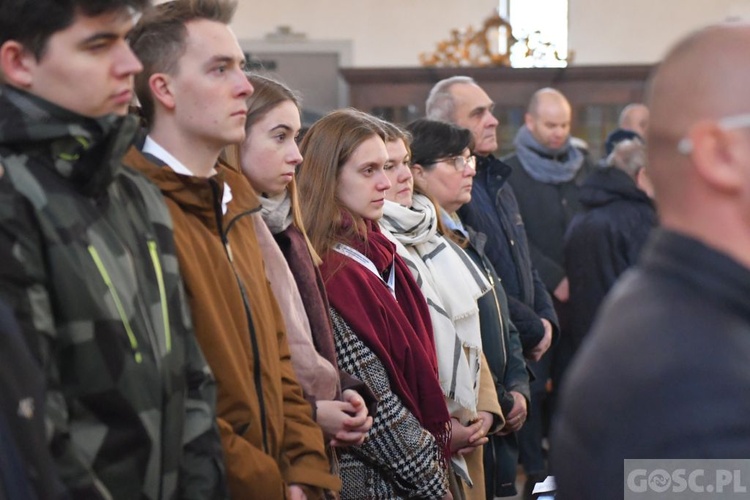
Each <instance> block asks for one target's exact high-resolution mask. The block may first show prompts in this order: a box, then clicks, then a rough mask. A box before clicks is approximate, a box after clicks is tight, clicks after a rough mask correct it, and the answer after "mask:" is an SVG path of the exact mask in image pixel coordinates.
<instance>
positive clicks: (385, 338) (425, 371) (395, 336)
mask: <svg viewBox="0 0 750 500" xmlns="http://www.w3.org/2000/svg"><path fill="white" fill-rule="evenodd" d="M345 224H346V223H345ZM350 224H351V223H350V222H349V224H347V225H345V226H344V227H342V233H341V234H347V231H346V229H347V226H349V225H350ZM366 227H367V235H366V239H365V238H363V237H353V238H352V237H350V238H347V239H346V240H344V241H342V243H344V244H346V245H348V246H350V247H351V248H354V249H355V250H357V251H358V252H360V253H361V254H363V255H364V256H366V257H367V258H369V259H370V260H371V261H372V262H373V264H374V265H375V267H376V268H377V270H378V271H379V272H380V274H381V276H382V277H384V278H385V279H386V280H387V277H388V275H389V273H390V268H391V265H394V266H395V283H396V286H395V288H396V299H394V297H393V295H392V294H391V291H390V290H389V288H388V287H387V286H386V284H385V283H384V282H383V280H381V279H380V278H378V277H377V276H375V274H374V273H372V272H371V271H369V270H368V269H367V268H365V267H364V266H363V265H361V264H359V263H358V262H356V261H354V260H353V259H351V258H349V257H346V256H344V255H341V254H340V253H338V252H336V251H334V250H331V251H329V252H328V253H327V254H326V255H325V256H324V257H323V264H322V265H321V267H320V270H321V272H322V274H323V279H324V281H325V286H326V291H327V293H328V299H329V301H330V303H331V305H332V306H333V307H334V308H335V309H336V310H337V311H338V312H339V314H341V316H342V317H343V318H344V320H345V321H346V322H347V324H349V326H350V327H351V328H352V330H353V331H354V333H355V334H356V335H357V336H358V337H359V338H360V339H361V340H362V342H364V343H365V344H366V345H367V346H368V347H369V348H370V349H372V351H373V352H374V353H375V355H376V356H377V357H378V359H379V360H380V362H381V363H382V364H383V366H384V367H385V369H386V371H387V372H388V376H389V378H390V383H391V388H392V390H393V392H394V393H396V394H397V395H398V396H399V398H401V401H402V402H403V403H404V405H405V406H406V408H408V409H409V411H411V412H412V414H413V415H414V416H415V417H416V418H417V420H419V422H420V423H421V424H422V426H423V427H424V428H425V429H427V430H428V431H429V432H430V433H431V434H432V435H433V436H435V439H436V440H437V441H438V444H439V446H440V448H441V450H442V452H443V457H444V458H446V457H449V456H450V452H449V444H450V414H449V413H448V409H447V408H446V406H445V398H444V397H443V391H442V389H441V388H440V383H439V381H438V371H437V361H436V358H435V356H436V355H435V344H434V340H433V337H432V323H431V322H430V314H429V310H428V308H427V303H426V302H425V298H424V296H423V295H422V292H421V291H420V289H419V286H418V285H417V284H416V282H415V281H414V278H413V277H412V274H411V272H410V271H409V268H408V267H407V266H406V263H404V261H403V260H402V259H401V257H399V256H398V254H396V248H395V245H394V244H393V243H391V242H390V241H388V239H387V238H386V237H385V236H383V235H382V234H381V233H380V229H379V228H378V225H377V224H375V223H373V222H371V221H366Z"/></svg>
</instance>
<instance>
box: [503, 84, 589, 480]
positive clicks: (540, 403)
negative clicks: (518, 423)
mask: <svg viewBox="0 0 750 500" xmlns="http://www.w3.org/2000/svg"><path fill="white" fill-rule="evenodd" d="M570 124H571V107H570V103H569V102H568V100H567V99H566V98H565V96H564V95H563V94H562V93H560V92H559V91H558V90H555V89H552V88H543V89H540V90H537V91H536V92H535V93H534V95H533V96H532V97H531V100H530V101H529V107H528V109H527V112H526V115H525V117H524V125H523V126H522V127H521V128H520V129H519V130H518V133H517V134H516V137H515V139H514V141H513V144H514V145H515V147H516V151H515V153H513V154H511V155H509V156H507V157H505V158H503V161H505V162H506V163H507V164H508V165H509V166H510V167H511V168H512V169H513V174H512V175H511V176H510V177H509V178H508V183H509V184H510V185H511V186H512V187H513V191H514V192H515V194H516V199H517V200H518V208H519V211H520V213H521V217H522V218H523V221H524V224H525V226H526V235H527V237H528V240H529V250H530V253H531V261H532V263H533V264H534V267H535V268H536V269H537V271H538V272H539V276H540V278H541V279H542V281H543V282H544V285H545V287H546V289H547V290H548V291H549V293H550V294H551V295H552V297H553V301H554V305H555V310H556V311H557V316H558V319H559V321H560V330H561V335H560V341H559V342H558V343H557V344H556V345H555V346H554V348H553V349H551V350H550V353H551V356H550V355H548V356H546V357H545V358H543V359H542V360H540V361H539V362H538V363H535V364H533V365H532V368H533V370H534V373H535V374H536V375H537V380H536V381H534V382H533V383H532V385H531V413H532V414H535V415H536V422H535V423H536V425H527V426H526V428H525V429H523V430H522V432H521V434H520V443H521V461H522V463H524V465H525V467H526V468H527V470H530V471H538V470H544V459H543V452H542V437H543V434H544V430H543V426H542V424H541V419H540V418H539V417H540V413H541V411H542V408H543V407H544V406H545V401H546V400H547V396H548V394H547V388H546V382H547V380H548V379H549V378H552V380H553V387H554V388H555V389H556V386H557V385H559V380H560V378H561V376H562V372H563V371H564V369H565V366H566V365H567V364H568V362H567V360H568V358H569V357H570V356H569V354H568V353H569V352H572V349H570V348H568V344H569V339H566V338H565V337H566V334H565V332H566V325H565V323H566V314H565V309H566V302H567V301H568V295H569V293H568V278H567V276H566V275H565V269H564V267H563V264H564V236H565V231H566V229H567V227H568V224H569V223H570V220H571V219H572V218H573V215H575V213H576V212H578V211H579V210H580V203H579V201H578V188H579V185H580V183H581V182H582V181H583V178H584V177H585V176H586V173H587V172H588V170H589V167H588V164H587V162H586V158H585V156H584V154H583V153H582V152H581V151H580V150H578V149H576V148H575V147H574V146H573V145H572V144H571V141H570ZM533 421H534V419H532V420H530V422H533Z"/></svg>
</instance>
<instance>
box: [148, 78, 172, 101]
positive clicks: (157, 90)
mask: <svg viewBox="0 0 750 500" xmlns="http://www.w3.org/2000/svg"><path fill="white" fill-rule="evenodd" d="M148 86H149V88H150V89H151V95H152V96H153V98H154V100H155V101H158V102H159V103H161V105H162V106H164V107H165V108H167V109H169V110H172V109H174V108H175V98H174V93H173V92H172V79H171V77H170V76H169V75H168V74H166V73H154V74H153V75H151V77H150V78H149V79H148Z"/></svg>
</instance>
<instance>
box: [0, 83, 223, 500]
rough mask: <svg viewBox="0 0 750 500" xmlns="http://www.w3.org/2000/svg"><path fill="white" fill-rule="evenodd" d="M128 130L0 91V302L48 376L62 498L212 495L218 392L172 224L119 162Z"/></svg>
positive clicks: (116, 122)
mask: <svg viewBox="0 0 750 500" xmlns="http://www.w3.org/2000/svg"><path fill="white" fill-rule="evenodd" d="M135 129H136V125H135V123H134V121H131V120H130V119H129V118H128V119H122V118H117V117H114V116H109V117H105V118H101V119H98V120H93V119H87V118H84V117H81V116H79V115H75V114H73V113H71V112H69V111H67V110H64V109H61V108H59V107H57V106H55V105H53V104H51V103H49V102H47V101H44V100H41V99H39V98H37V97H34V96H32V95H29V94H26V93H24V92H22V91H19V90H17V89H13V88H10V87H7V86H4V87H0V164H1V165H2V173H1V174H0V297H2V298H3V299H4V300H6V301H7V302H8V303H9V304H10V305H11V307H12V308H13V309H14V312H15V314H16V317H17V319H18V321H19V323H20V325H21V328H22V330H23V333H24V335H25V337H26V339H27V341H28V343H29V346H30V348H31V350H32V352H33V353H34V354H35V356H36V357H37V359H38V360H39V362H40V364H41V366H42V367H43V370H44V374H45V378H46V383H47V393H46V398H45V401H46V407H45V410H44V411H45V416H46V420H47V428H48V430H49V432H48V440H49V445H50V449H51V451H52V454H53V458H54V459H55V461H56V464H57V469H58V473H59V474H60V477H61V478H62V480H63V482H64V483H65V484H66V485H67V487H68V489H69V490H70V494H71V497H73V498H122V499H136V498H138V499H173V498H180V499H182V498H217V497H219V498H221V497H224V496H225V484H224V479H223V465H222V455H221V447H220V441H219V437H218V433H217V429H216V426H215V424H214V416H215V410H214V405H215V383H214V379H213V375H212V373H211V372H210V370H209V369H208V367H207V365H206V362H205V359H204V357H203V355H202V353H201V351H200V349H199V347H198V345H197V342H196V340H195V338H194V335H193V332H192V328H191V326H190V315H189V312H188V310H187V308H186V305H185V304H186V302H185V299H184V292H183V288H182V282H181V279H180V276H179V273H178V267H177V259H176V258H175V256H174V242H173V236H172V223H171V220H170V218H169V212H168V211H167V208H166V206H165V205H164V203H163V201H162V199H161V194H160V193H159V191H158V190H157V189H156V188H155V187H154V186H153V185H151V184H150V183H149V182H148V181H146V180H145V179H144V178H143V177H141V176H140V175H138V174H136V173H135V172H132V171H130V170H127V169H125V168H124V167H122V165H121V158H122V155H123V154H124V153H125V151H126V150H127V149H128V147H129V145H130V142H131V140H132V137H133V135H134V132H135Z"/></svg>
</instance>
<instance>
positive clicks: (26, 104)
mask: <svg viewBox="0 0 750 500" xmlns="http://www.w3.org/2000/svg"><path fill="white" fill-rule="evenodd" d="M136 130H137V120H136V119H135V118H134V117H130V116H127V117H120V116H116V115H107V116H104V117H101V118H97V119H94V118H87V117H85V116H81V115H78V114H76V113H73V112H71V111H68V110H67V109H64V108H61V107H59V106H57V105H55V104H53V103H51V102H49V101H46V100H44V99H42V98H40V97H37V96H35V95H33V94H29V93H27V92H24V91H23V90H20V89H17V88H14V87H10V86H7V85H5V86H2V87H0V148H5V149H8V150H9V151H12V152H13V153H15V154H17V155H24V156H26V157H27V158H30V159H32V160H33V161H35V162H39V164H41V165H43V166H45V167H47V168H49V169H50V170H51V171H53V172H55V173H56V174H57V175H59V176H60V177H63V178H65V179H66V180H68V181H69V182H70V183H71V184H72V185H73V187H74V188H75V189H76V190H78V191H80V192H81V193H82V194H84V195H86V196H94V195H97V194H100V193H103V192H105V191H106V188H107V186H108V185H109V184H110V182H111V181H112V179H113V178H114V175H115V174H116V172H117V170H118V169H119V168H120V167H121V162H122V157H123V155H124V154H125V152H126V151H127V150H128V148H129V147H130V144H131V142H132V140H133V137H134V136H135V133H136Z"/></svg>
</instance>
